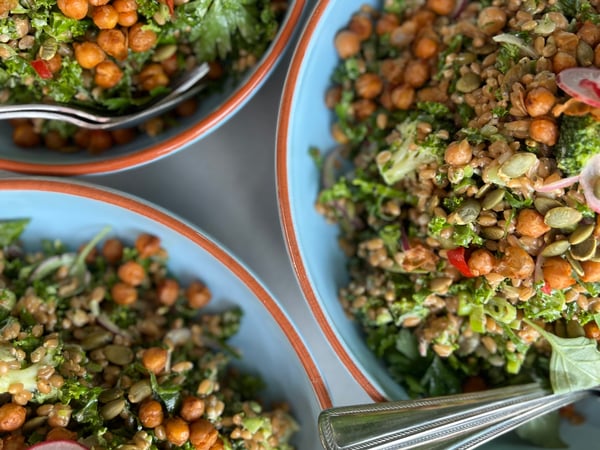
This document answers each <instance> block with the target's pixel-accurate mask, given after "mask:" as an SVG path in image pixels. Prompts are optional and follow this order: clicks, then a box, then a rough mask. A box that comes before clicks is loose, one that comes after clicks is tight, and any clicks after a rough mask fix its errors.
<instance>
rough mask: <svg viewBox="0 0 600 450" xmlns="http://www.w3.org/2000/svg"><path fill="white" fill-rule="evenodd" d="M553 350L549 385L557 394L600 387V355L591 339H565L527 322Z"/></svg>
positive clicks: (596, 345)
mask: <svg viewBox="0 0 600 450" xmlns="http://www.w3.org/2000/svg"><path fill="white" fill-rule="evenodd" d="M527 323H528V324H530V325H531V326H533V327H534V328H535V329H536V330H537V331H538V332H539V333H540V334H541V335H542V336H543V337H544V338H546V340H547V341H548V343H549V344H550V345H551V346H552V355H551V357H550V383H551V384H552V390H553V391H554V392H555V393H556V394H562V393H565V392H571V391H576V390H581V389H590V388H592V387H594V386H597V385H599V384H600V352H599V351H598V344H597V342H596V341H595V340H593V339H588V338H585V337H578V338H570V339H565V338H561V337H558V336H556V335H554V334H552V333H549V332H547V331H546V330H544V329H542V328H540V327H538V326H537V325H535V324H534V323H532V322H530V321H527Z"/></svg>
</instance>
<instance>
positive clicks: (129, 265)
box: [117, 261, 146, 286]
mask: <svg viewBox="0 0 600 450" xmlns="http://www.w3.org/2000/svg"><path fill="white" fill-rule="evenodd" d="M117 275H119V278H120V279H121V281H123V282H125V283H127V284H130V285H131V286H139V285H140V284H142V282H143V281H144V280H145V279H146V271H145V270H144V268H143V267H142V265H141V264H140V263H138V262H135V261H127V262H125V263H123V264H121V266H119V269H118V270H117Z"/></svg>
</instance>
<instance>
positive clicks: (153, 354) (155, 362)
mask: <svg viewBox="0 0 600 450" xmlns="http://www.w3.org/2000/svg"><path fill="white" fill-rule="evenodd" d="M142 364H143V365H144V367H145V368H146V369H148V370H149V371H150V372H152V373H155V374H158V373H161V372H162V371H163V370H164V368H165V366H166V365H167V350H166V349H164V348H160V347H150V348H148V349H146V350H144V353H143V354H142Z"/></svg>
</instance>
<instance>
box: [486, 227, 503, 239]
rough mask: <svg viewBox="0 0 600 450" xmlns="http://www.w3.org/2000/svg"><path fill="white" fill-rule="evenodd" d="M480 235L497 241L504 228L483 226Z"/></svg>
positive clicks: (501, 236) (501, 235)
mask: <svg viewBox="0 0 600 450" xmlns="http://www.w3.org/2000/svg"><path fill="white" fill-rule="evenodd" d="M481 235H482V236H483V237H484V238H486V239H491V240H493V241H498V240H500V239H502V238H503V237H504V230H503V229H502V228H500V227H483V228H481Z"/></svg>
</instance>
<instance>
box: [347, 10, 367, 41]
mask: <svg viewBox="0 0 600 450" xmlns="http://www.w3.org/2000/svg"><path fill="white" fill-rule="evenodd" d="M348 29H349V30H350V31H352V32H354V33H356V35H357V36H358V39H359V40H361V41H364V40H366V39H368V38H369V37H370V36H371V34H372V33H373V22H372V21H371V19H370V18H369V17H367V16H366V15H364V14H355V15H354V16H352V18H351V19H350V23H349V24H348Z"/></svg>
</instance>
